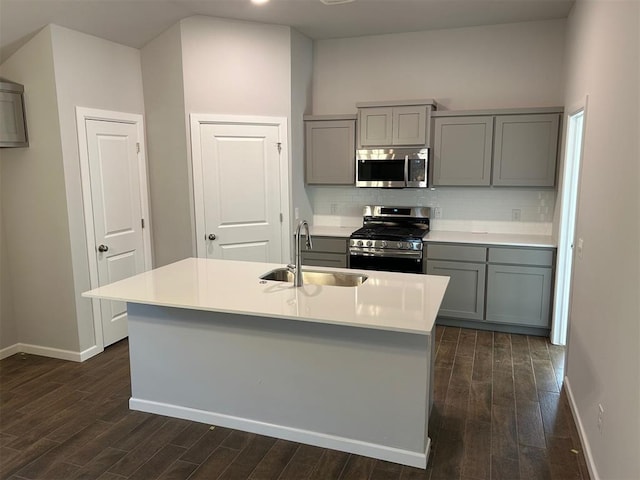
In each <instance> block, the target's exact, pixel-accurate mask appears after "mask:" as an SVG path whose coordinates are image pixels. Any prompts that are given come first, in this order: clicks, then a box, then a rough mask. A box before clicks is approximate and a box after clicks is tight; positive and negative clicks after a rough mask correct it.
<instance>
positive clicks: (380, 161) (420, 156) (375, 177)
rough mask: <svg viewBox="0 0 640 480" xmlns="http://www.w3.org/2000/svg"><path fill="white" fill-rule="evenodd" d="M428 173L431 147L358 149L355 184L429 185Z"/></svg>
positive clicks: (413, 186)
mask: <svg viewBox="0 0 640 480" xmlns="http://www.w3.org/2000/svg"><path fill="white" fill-rule="evenodd" d="M428 173H429V149H428V148H424V147H423V148H419V149H418V148H368V149H360V150H357V151H356V187H380V188H426V187H427V186H428V181H427V175H428Z"/></svg>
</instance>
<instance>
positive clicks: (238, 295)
mask: <svg viewBox="0 0 640 480" xmlns="http://www.w3.org/2000/svg"><path fill="white" fill-rule="evenodd" d="M282 266H283V265H280V264H273V263H260V262H239V261H230V260H213V259H202V258H187V259H185V260H181V261H179V262H176V263H172V264H170V265H166V266H164V267H160V268H157V269H154V270H151V271H148V272H144V273H141V274H139V275H135V276H133V277H129V278H126V279H124V280H121V281H119V282H115V283H112V284H110V285H105V286H103V287H100V288H97V289H94V290H91V291H89V292H86V293H84V294H83V296H85V297H91V298H99V299H105V300H119V301H124V302H129V303H138V304H146V305H157V306H165V307H176V308H185V309H192V310H202V311H213V312H223V313H234V314H245V315H253V316H259V317H271V318H284V319H291V320H298V321H308V322H315V323H329V324H335V325H344V326H351V327H360V328H372V329H377V330H389V331H396V332H406V333H416V334H422V335H428V334H429V333H430V332H431V331H432V329H433V327H434V323H435V319H436V315H437V313H438V310H439V308H440V304H441V302H442V298H443V296H444V293H445V290H446V287H447V284H448V282H449V277H442V276H434V275H421V274H406V273H393V272H379V271H358V270H344V269H333V268H321V267H313V268H305V269H308V270H316V271H342V272H348V273H355V272H359V273H364V274H366V275H367V276H368V277H369V278H368V279H367V281H366V282H364V283H363V284H362V285H360V286H358V287H337V286H327V285H312V284H307V285H303V286H302V287H298V288H295V287H293V286H292V284H290V283H285V282H276V281H264V280H260V278H259V277H260V276H261V275H263V274H264V273H267V272H269V271H271V270H273V269H276V268H281V267H282Z"/></svg>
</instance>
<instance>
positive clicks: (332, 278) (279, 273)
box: [260, 268, 369, 287]
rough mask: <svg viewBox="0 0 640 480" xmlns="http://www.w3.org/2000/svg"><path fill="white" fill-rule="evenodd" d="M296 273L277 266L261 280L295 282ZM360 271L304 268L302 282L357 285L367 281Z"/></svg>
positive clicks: (337, 285) (346, 285)
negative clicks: (325, 270) (349, 271)
mask: <svg viewBox="0 0 640 480" xmlns="http://www.w3.org/2000/svg"><path fill="white" fill-rule="evenodd" d="M293 277H294V274H293V273H292V272H291V271H289V269H287V268H276V269H275V270H271V271H270V272H267V273H265V274H264V275H262V276H261V277H260V279H261V280H273V281H276V282H289V283H293ZM367 278H369V277H367V276H366V275H362V274H360V273H337V272H336V273H334V272H321V271H317V270H302V283H303V284H305V283H307V284H311V285H332V286H336V287H357V286H358V285H362V284H363V283H364V282H366V281H367Z"/></svg>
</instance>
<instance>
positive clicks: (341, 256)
mask: <svg viewBox="0 0 640 480" xmlns="http://www.w3.org/2000/svg"><path fill="white" fill-rule="evenodd" d="M311 240H312V241H313V248H312V249H311V250H307V249H306V248H305V249H303V250H302V264H303V265H310V266H316V267H334V268H347V266H348V262H347V242H348V241H349V239H347V238H342V237H321V236H316V235H313V236H312V237H311Z"/></svg>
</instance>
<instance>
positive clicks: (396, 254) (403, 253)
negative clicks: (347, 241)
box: [349, 250, 422, 260]
mask: <svg viewBox="0 0 640 480" xmlns="http://www.w3.org/2000/svg"><path fill="white" fill-rule="evenodd" d="M349 254H350V255H352V256H355V257H385V258H415V259H416V260H422V252H414V251H410V250H394V251H393V252H390V251H388V250H385V251H384V252H376V251H366V252H364V251H362V250H349Z"/></svg>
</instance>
